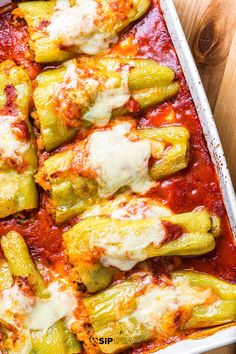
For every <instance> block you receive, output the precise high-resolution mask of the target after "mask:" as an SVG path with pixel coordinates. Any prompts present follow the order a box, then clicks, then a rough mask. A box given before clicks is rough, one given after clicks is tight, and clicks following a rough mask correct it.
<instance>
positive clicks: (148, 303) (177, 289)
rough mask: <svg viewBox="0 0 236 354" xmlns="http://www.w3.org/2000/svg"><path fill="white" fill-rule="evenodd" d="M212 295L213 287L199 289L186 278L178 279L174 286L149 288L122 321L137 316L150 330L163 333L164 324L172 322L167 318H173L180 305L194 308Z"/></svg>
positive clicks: (127, 320)
mask: <svg viewBox="0 0 236 354" xmlns="http://www.w3.org/2000/svg"><path fill="white" fill-rule="evenodd" d="M211 296H212V292H211V289H209V288H206V289H199V288H197V287H193V286H190V284H189V283H188V281H186V280H176V281H174V283H173V285H172V286H167V287H163V288H162V287H157V286H153V287H151V288H149V289H148V290H147V292H146V294H144V295H142V296H140V297H138V298H137V300H136V303H137V308H136V310H135V311H134V313H132V315H131V316H130V317H129V316H127V317H124V318H123V319H121V322H126V323H127V322H129V320H130V318H135V319H136V320H137V321H138V322H139V323H142V324H143V325H144V326H145V327H146V328H147V329H148V330H150V331H156V332H157V333H162V332H163V331H164V330H165V331H166V330H167V329H166V328H163V327H164V326H166V324H167V326H168V325H170V327H171V323H170V322H169V321H168V320H167V322H165V319H167V318H168V316H170V317H169V318H172V319H173V321H172V324H173V322H174V319H175V316H174V314H175V313H176V312H177V311H178V310H179V308H180V307H182V306H183V307H184V308H186V309H192V308H193V307H194V306H197V305H201V304H204V303H205V302H206V301H207V300H209V299H210V297H211Z"/></svg>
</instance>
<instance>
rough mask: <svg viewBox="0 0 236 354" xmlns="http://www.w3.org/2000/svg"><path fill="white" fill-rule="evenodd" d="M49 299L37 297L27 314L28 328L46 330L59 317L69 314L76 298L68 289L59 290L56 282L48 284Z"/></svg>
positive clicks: (74, 305)
mask: <svg viewBox="0 0 236 354" xmlns="http://www.w3.org/2000/svg"><path fill="white" fill-rule="evenodd" d="M48 291H49V293H50V298H49V299H38V300H37V301H36V304H35V306H34V308H33V310H32V312H31V314H30V316H29V319H28V321H29V324H28V328H29V329H31V330H47V329H48V328H50V327H51V326H52V325H53V324H55V323H56V322H57V321H59V320H60V319H62V318H64V317H66V316H67V315H70V314H71V313H72V312H73V310H74V308H75V307H76V299H75V297H74V294H73V292H72V291H71V290H70V289H67V290H64V291H63V290H60V286H59V284H58V283H57V282H54V283H52V284H50V285H49V287H48Z"/></svg>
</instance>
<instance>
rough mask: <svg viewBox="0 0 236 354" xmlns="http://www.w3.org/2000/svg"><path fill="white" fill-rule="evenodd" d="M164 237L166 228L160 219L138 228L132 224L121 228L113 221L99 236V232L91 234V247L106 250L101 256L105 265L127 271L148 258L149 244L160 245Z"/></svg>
mask: <svg viewBox="0 0 236 354" xmlns="http://www.w3.org/2000/svg"><path fill="white" fill-rule="evenodd" d="M164 238H165V229H164V228H163V226H162V224H161V222H160V221H159V220H155V221H152V222H151V223H150V224H149V225H145V226H139V229H138V230H137V228H134V227H133V226H132V225H126V226H125V227H124V228H122V230H121V228H118V227H117V226H116V225H115V224H112V223H111V224H110V225H109V226H108V227H107V229H104V230H103V232H101V233H100V234H99V237H98V235H97V233H96V235H95V237H94V236H93V233H92V234H91V239H90V247H91V248H94V247H101V248H102V249H104V250H105V254H104V255H103V256H102V257H101V262H102V263H103V264H104V265H105V266H114V267H116V268H119V269H120V270H122V271H127V270H130V269H131V268H133V267H134V266H135V265H136V264H137V263H138V262H141V261H144V260H145V259H146V258H147V256H146V252H145V250H146V248H147V247H148V246H150V245H155V246H158V245H159V244H160V243H161V242H162V241H163V239H164Z"/></svg>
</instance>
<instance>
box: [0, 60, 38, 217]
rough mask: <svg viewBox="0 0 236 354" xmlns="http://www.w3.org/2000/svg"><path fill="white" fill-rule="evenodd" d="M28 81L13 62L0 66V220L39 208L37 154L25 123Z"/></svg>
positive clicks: (29, 86)
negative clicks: (36, 177)
mask: <svg viewBox="0 0 236 354" xmlns="http://www.w3.org/2000/svg"><path fill="white" fill-rule="evenodd" d="M31 90H32V89H31V81H30V79H29V77H28V75H27V73H26V72H25V71H24V70H23V69H22V68H21V67H19V66H17V65H16V64H15V63H14V62H13V61H10V60H7V61H4V62H2V63H1V64H0V218H4V217H6V216H9V215H11V214H14V213H16V212H19V211H22V210H27V209H33V208H36V207H37V205H38V198H37V189H36V184H35V182H34V177H33V175H34V173H35V172H36V170H37V153H36V148H35V144H34V142H33V134H32V127H31V125H30V123H29V120H28V112H29V101H30V95H31Z"/></svg>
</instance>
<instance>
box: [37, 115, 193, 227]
mask: <svg viewBox="0 0 236 354" xmlns="http://www.w3.org/2000/svg"><path fill="white" fill-rule="evenodd" d="M134 124H135V122H133V121H120V122H119V123H118V122H116V124H114V125H112V126H111V127H107V128H105V129H99V130H95V131H93V132H92V133H91V134H89V135H88V137H87V138H86V139H85V140H82V141H80V142H78V143H76V144H74V145H72V146H70V147H69V148H66V149H65V150H64V151H62V152H59V153H56V154H54V155H52V156H51V157H50V158H49V159H48V160H46V161H44V162H43V165H42V167H41V168H40V169H39V172H38V174H37V175H36V181H37V183H39V185H40V186H42V187H43V188H44V189H45V190H48V191H49V193H50V195H51V208H52V210H53V213H54V215H55V218H56V221H57V222H58V223H60V222H64V221H66V220H68V219H69V218H71V217H73V216H76V215H78V214H80V213H81V212H83V211H84V210H85V209H86V208H88V207H89V206H90V205H92V204H93V203H94V202H95V201H98V200H99V199H102V198H110V197H111V196H113V195H115V194H116V193H118V192H122V191H124V190H127V189H128V190H130V191H132V192H134V193H136V194H139V195H144V194H145V193H147V192H148V191H149V190H150V189H151V188H153V187H154V186H155V185H156V181H158V180H159V179H161V178H163V177H165V176H169V175H172V174H173V173H175V172H177V171H180V170H182V169H184V168H185V167H187V165H188V160H189V132H188V130H187V129H185V128H184V127H175V126H172V127H162V128H155V129H146V130H137V129H136V128H135V125H134Z"/></svg>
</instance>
